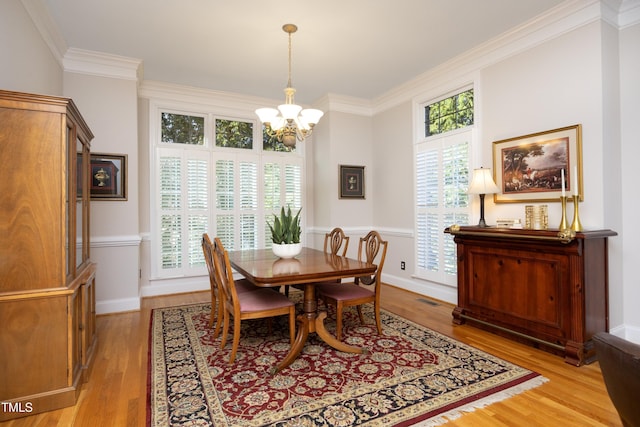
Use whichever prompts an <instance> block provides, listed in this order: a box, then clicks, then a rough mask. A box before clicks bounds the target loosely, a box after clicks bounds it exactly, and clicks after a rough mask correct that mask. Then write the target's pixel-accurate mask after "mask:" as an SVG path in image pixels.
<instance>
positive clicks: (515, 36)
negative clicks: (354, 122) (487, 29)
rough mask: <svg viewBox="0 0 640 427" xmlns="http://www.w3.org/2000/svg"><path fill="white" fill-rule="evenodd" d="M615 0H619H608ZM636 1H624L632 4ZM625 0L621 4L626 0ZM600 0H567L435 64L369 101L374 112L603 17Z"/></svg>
mask: <svg viewBox="0 0 640 427" xmlns="http://www.w3.org/2000/svg"><path fill="white" fill-rule="evenodd" d="M608 1H619V0H608ZM638 1H640V0H627V2H629V3H635V2H638ZM627 2H625V3H627ZM602 5H603V2H602V1H601V0H567V1H565V2H563V3H561V4H560V5H558V6H556V7H554V8H551V9H549V10H548V11H546V12H545V13H543V14H541V15H539V16H537V17H535V18H533V19H531V20H529V21H528V22H526V23H524V24H522V25H520V26H518V27H515V28H513V29H511V30H509V31H507V32H505V33H503V34H501V35H500V36H498V37H496V38H493V39H490V40H487V41H486V42H484V43H482V44H480V45H479V46H477V47H476V48H474V49H471V50H469V51H467V52H464V53H463V54H461V55H458V56H456V57H455V58H453V59H451V60H449V61H447V62H444V63H442V64H441V65H438V66H437V67H435V68H432V69H430V70H428V71H426V72H424V73H422V74H420V75H418V76H416V77H415V78H414V79H412V80H409V81H407V82H405V83H403V84H402V85H400V86H397V87H395V88H393V89H391V90H389V91H388V92H386V93H384V94H382V95H381V96H379V97H377V98H376V99H374V100H373V101H372V105H373V113H374V114H377V113H379V112H382V111H386V110H388V109H390V108H393V107H395V106H397V105H399V104H401V103H403V102H407V101H410V100H412V99H414V98H415V95H416V93H421V92H424V91H425V90H427V88H429V87H433V86H434V85H437V86H446V85H447V82H449V81H451V80H464V79H465V78H466V79H467V80H470V78H471V77H465V76H471V75H475V73H476V72H477V70H481V69H483V68H485V67H487V66H489V65H492V64H494V63H496V62H499V61H501V60H504V59H506V58H508V57H511V56H514V55H516V54H518V53H521V52H523V51H525V50H528V49H531V48H533V47H535V46H537V45H539V44H541V43H544V42H545V41H548V40H551V39H553V38H556V37H559V36H561V35H562V34H565V33H568V32H570V31H572V30H575V29H576V28H580V27H582V26H584V25H587V24H590V23H592V22H596V21H598V20H601V19H604V18H603V15H608V13H607V12H603V7H604V6H602Z"/></svg>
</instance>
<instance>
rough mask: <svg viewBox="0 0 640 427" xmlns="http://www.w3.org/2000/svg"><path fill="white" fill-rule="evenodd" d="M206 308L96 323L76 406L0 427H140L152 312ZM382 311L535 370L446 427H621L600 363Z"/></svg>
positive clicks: (397, 294) (409, 306) (419, 303)
mask: <svg viewBox="0 0 640 427" xmlns="http://www.w3.org/2000/svg"><path fill="white" fill-rule="evenodd" d="M207 301H209V293H208V292H197V293H189V294H180V295H170V296H161V297H153V298H145V299H143V301H142V309H141V310H140V311H139V312H131V313H120V314H111V315H103V316H98V319H97V328H98V349H97V352H96V355H95V360H94V365H93V369H92V371H91V373H90V377H89V382H87V383H86V384H85V385H84V387H83V389H82V391H81V393H80V398H79V400H78V403H77V404H76V405H75V406H72V407H69V408H64V409H60V410H57V411H51V412H48V413H45V414H38V415H33V416H30V417H24V418H20V419H16V420H11V421H6V422H4V423H0V426H2V427H69V426H78V427H84V426H109V427H112V426H118V427H120V426H130V427H138V426H145V423H146V405H147V365H148V339H149V321H150V320H149V319H150V313H151V310H152V309H153V308H156V307H169V306H174V305H180V304H191V303H197V302H207ZM382 301H383V303H382V306H383V308H384V309H386V310H389V311H391V312H394V313H396V314H398V315H400V316H403V317H405V318H407V319H410V320H412V321H414V322H416V323H419V324H421V325H424V326H427V327H429V328H431V329H433V330H435V331H437V332H440V333H442V334H444V335H447V336H450V337H452V338H455V339H457V340H459V341H462V342H464V343H466V344H469V345H472V346H474V347H476V348H479V349H481V350H483V351H486V352H488V353H491V354H493V355H495V356H497V357H500V358H502V359H505V360H508V361H510V362H512V363H515V364H518V365H520V366H523V367H525V368H527V369H531V370H533V371H536V372H538V373H540V374H542V375H543V376H545V377H547V378H548V379H549V380H550V381H549V382H547V383H545V384H543V385H542V386H540V387H537V388H535V389H532V390H529V391H527V392H525V393H523V394H520V395H517V396H514V397H511V398H509V399H507V400H505V401H502V402H498V403H494V404H492V405H490V406H487V407H486V408H484V409H478V410H476V411H474V412H471V413H467V414H464V415H462V416H460V417H459V418H457V419H455V420H453V421H451V422H449V423H448V424H446V425H447V426H457V427H467V426H469V427H471V426H473V427H484V426H486V427H497V426H507V427H512V426H518V427H520V426H531V427H536V426H540V427H543V426H544V427H547V426H551V425H554V426H556V425H562V426H580V427H584V426H614V427H617V426H621V425H622V424H621V422H620V419H619V418H618V415H617V413H616V411H615V408H614V407H613V404H612V403H611V401H610V399H609V397H608V395H607V392H606V388H605V386H604V382H603V380H602V376H601V374H600V368H599V365H598V363H597V362H596V363H593V364H591V365H586V366H582V367H579V368H578V367H575V366H571V365H568V364H566V363H564V361H563V359H562V358H561V357H559V356H555V355H552V354H549V353H546V352H543V351H540V350H537V349H535V348H533V347H531V346H527V345H525V344H520V343H517V342H514V341H511V340H509V339H506V338H503V337H500V336H497V335H494V334H492V333H490V332H487V331H483V330H480V329H477V328H474V327H473V326H469V325H453V323H452V321H451V320H452V317H451V311H452V310H453V306H452V305H450V304H446V303H443V302H440V301H433V300H430V299H428V298H425V297H424V296H421V295H417V294H414V293H411V292H407V291H404V290H402V289H399V288H395V287H392V286H383V290H382Z"/></svg>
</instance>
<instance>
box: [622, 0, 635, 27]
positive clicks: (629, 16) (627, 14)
mask: <svg viewBox="0 0 640 427" xmlns="http://www.w3.org/2000/svg"><path fill="white" fill-rule="evenodd" d="M619 10H620V13H619V14H618V27H619V28H620V29H625V28H628V27H631V26H633V25H637V24H640V0H624V1H623V2H622V4H621V5H620V9H619Z"/></svg>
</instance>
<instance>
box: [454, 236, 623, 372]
mask: <svg viewBox="0 0 640 427" xmlns="http://www.w3.org/2000/svg"><path fill="white" fill-rule="evenodd" d="M445 232H448V233H451V234H453V235H454V241H455V243H456V248H457V256H458V305H457V307H456V308H455V309H454V310H453V319H454V323H457V324H461V323H464V322H466V321H469V323H470V324H473V325H475V326H478V327H481V328H485V329H488V330H491V331H493V332H496V333H498V334H500V335H504V336H507V337H510V338H513V339H515V340H518V341H523V342H527V343H530V344H533V345H534V346H536V347H540V348H542V349H544V350H547V351H550V352H553V353H556V354H560V355H563V356H564V359H565V361H566V362H567V363H570V364H574V365H577V366H580V365H582V364H584V363H591V362H592V361H593V360H595V352H594V348H593V343H592V341H591V337H592V336H593V335H594V334H595V333H596V332H601V331H607V330H608V328H609V314H608V265H607V256H608V254H607V243H608V242H607V240H608V237H610V236H615V235H616V233H615V232H613V231H611V230H599V231H585V232H579V233H575V235H569V236H567V235H564V234H562V235H561V234H559V233H558V230H544V231H539V230H514V229H501V228H480V227H450V228H448V229H447V230H445Z"/></svg>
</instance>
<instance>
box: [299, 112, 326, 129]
mask: <svg viewBox="0 0 640 427" xmlns="http://www.w3.org/2000/svg"><path fill="white" fill-rule="evenodd" d="M300 114H301V115H302V117H303V118H304V121H305V122H307V123H309V124H312V125H315V124H317V123H318V122H319V121H320V118H321V117H322V116H323V115H324V113H323V112H322V111H320V110H316V109H315V108H307V109H305V110H302V112H301V113H300Z"/></svg>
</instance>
